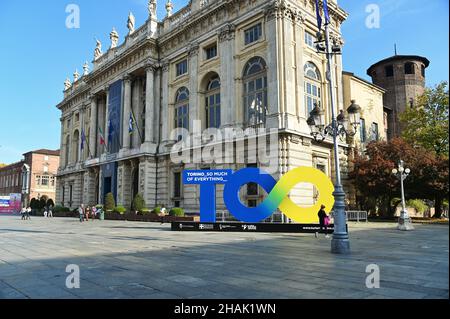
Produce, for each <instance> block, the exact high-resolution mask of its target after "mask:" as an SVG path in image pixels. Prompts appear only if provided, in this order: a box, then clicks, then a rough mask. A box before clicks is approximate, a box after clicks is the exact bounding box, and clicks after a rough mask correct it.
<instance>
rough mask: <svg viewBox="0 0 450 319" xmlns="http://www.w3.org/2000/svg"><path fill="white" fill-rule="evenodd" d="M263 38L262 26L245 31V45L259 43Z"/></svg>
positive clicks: (259, 24) (258, 25) (255, 26)
mask: <svg viewBox="0 0 450 319" xmlns="http://www.w3.org/2000/svg"><path fill="white" fill-rule="evenodd" d="M261 37H262V25H261V23H258V24H257V25H254V26H253V27H251V28H249V29H247V30H245V31H244V42H245V45H247V44H250V43H253V42H256V41H258V40H259V39H260V38H261Z"/></svg>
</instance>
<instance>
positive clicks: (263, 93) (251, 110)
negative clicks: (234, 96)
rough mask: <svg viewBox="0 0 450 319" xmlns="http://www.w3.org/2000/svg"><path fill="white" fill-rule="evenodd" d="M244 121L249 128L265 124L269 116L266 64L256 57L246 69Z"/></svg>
mask: <svg viewBox="0 0 450 319" xmlns="http://www.w3.org/2000/svg"><path fill="white" fill-rule="evenodd" d="M243 82H244V112H245V114H244V121H245V123H246V125H247V126H251V125H258V124H265V123H266V116H267V68H266V62H265V61H264V60H263V59H262V58H260V57H254V58H252V59H250V61H248V62H247V64H246V65H245V68H244V77H243Z"/></svg>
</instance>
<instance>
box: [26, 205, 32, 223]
mask: <svg viewBox="0 0 450 319" xmlns="http://www.w3.org/2000/svg"><path fill="white" fill-rule="evenodd" d="M30 215H31V207H30V206H28V207H27V210H26V211H25V220H31V217H30Z"/></svg>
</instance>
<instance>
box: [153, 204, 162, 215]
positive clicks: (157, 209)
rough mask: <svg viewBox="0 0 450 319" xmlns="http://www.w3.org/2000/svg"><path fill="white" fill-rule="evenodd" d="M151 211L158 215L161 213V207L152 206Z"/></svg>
mask: <svg viewBox="0 0 450 319" xmlns="http://www.w3.org/2000/svg"><path fill="white" fill-rule="evenodd" d="M152 213H153V214H156V215H159V214H160V213H161V207H159V206H158V207H155V208H153V210H152Z"/></svg>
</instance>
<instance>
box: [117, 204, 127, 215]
mask: <svg viewBox="0 0 450 319" xmlns="http://www.w3.org/2000/svg"><path fill="white" fill-rule="evenodd" d="M126 211H127V209H126V208H125V207H123V206H117V207H115V208H114V212H115V213H119V214H120V215H123V214H125V213H126Z"/></svg>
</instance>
